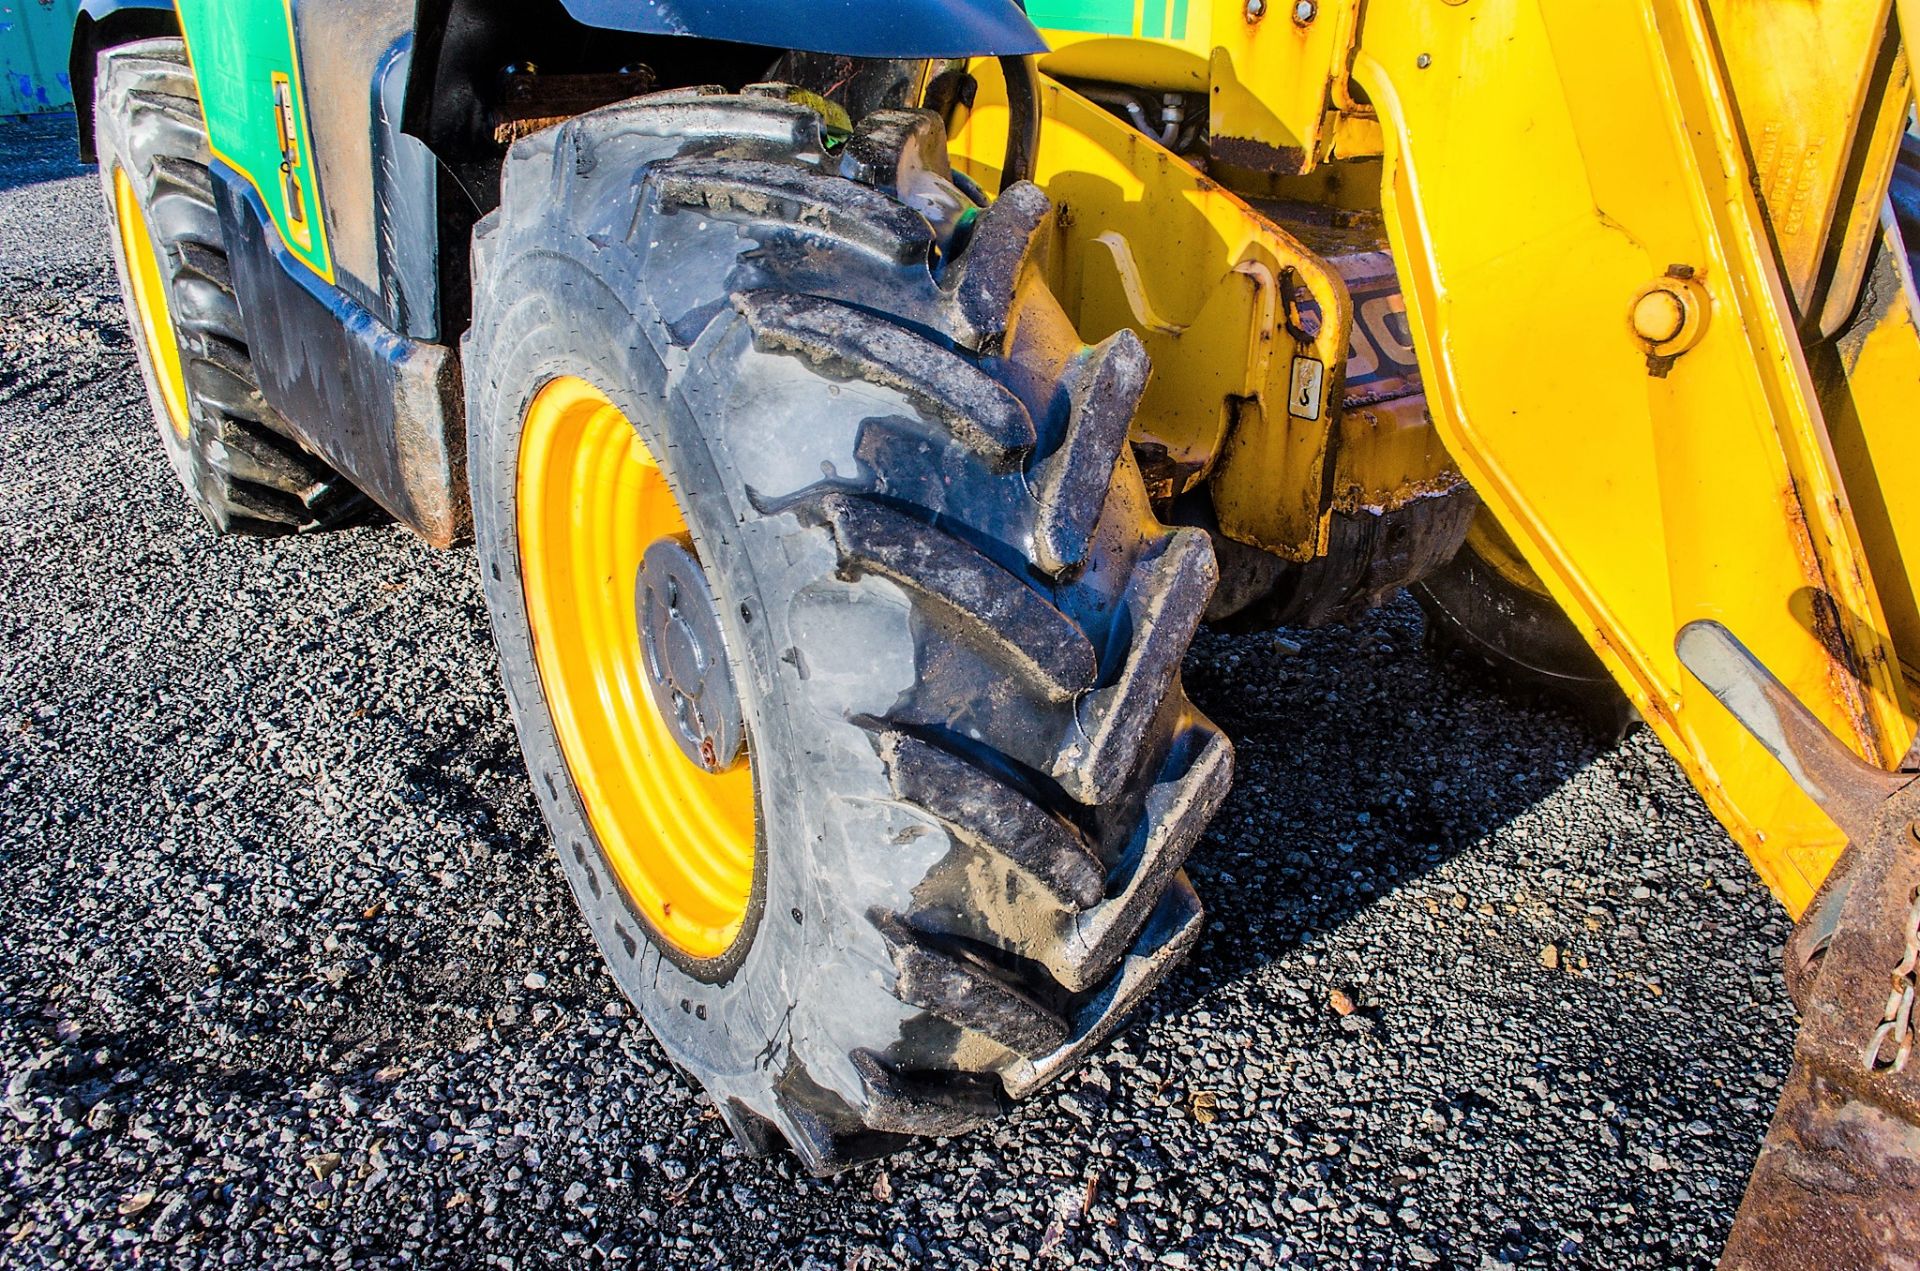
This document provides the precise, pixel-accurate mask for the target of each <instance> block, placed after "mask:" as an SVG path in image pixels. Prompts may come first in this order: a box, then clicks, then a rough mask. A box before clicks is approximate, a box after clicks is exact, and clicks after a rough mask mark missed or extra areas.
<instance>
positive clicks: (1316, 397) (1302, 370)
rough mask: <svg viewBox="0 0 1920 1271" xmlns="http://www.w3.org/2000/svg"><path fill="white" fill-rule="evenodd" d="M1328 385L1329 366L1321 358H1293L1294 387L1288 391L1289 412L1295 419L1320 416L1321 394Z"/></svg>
mask: <svg viewBox="0 0 1920 1271" xmlns="http://www.w3.org/2000/svg"><path fill="white" fill-rule="evenodd" d="M1326 386H1327V368H1326V367H1325V366H1324V365H1322V363H1321V361H1320V359H1319V358H1314V357H1296V358H1295V359H1293V387H1292V388H1291V389H1289V390H1288V392H1287V414H1289V415H1292V416H1293V417H1294V418H1295V419H1318V418H1320V395H1321V393H1322V392H1323V391H1324V390H1325V389H1326Z"/></svg>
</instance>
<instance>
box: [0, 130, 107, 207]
mask: <svg viewBox="0 0 1920 1271" xmlns="http://www.w3.org/2000/svg"><path fill="white" fill-rule="evenodd" d="M0 154H4V155H6V156H7V157H8V162H7V163H4V164H0V193H5V192H6V191H8V190H18V189H22V188H24V187H26V186H30V185H39V184H40V183H41V182H43V181H58V180H60V179H62V178H63V177H77V176H81V175H83V174H85V173H88V172H91V171H92V170H93V165H92V164H90V163H81V162H80V161H78V160H77V159H75V158H74V155H73V112H72V111H67V110H62V111H56V112H54V113H52V114H46V115H20V116H15V117H13V118H4V117H0Z"/></svg>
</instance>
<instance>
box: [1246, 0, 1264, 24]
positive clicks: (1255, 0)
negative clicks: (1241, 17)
mask: <svg viewBox="0 0 1920 1271" xmlns="http://www.w3.org/2000/svg"><path fill="white" fill-rule="evenodd" d="M1266 16H1267V0H1247V21H1249V22H1258V21H1259V20H1260V19H1261V18H1264V17H1266Z"/></svg>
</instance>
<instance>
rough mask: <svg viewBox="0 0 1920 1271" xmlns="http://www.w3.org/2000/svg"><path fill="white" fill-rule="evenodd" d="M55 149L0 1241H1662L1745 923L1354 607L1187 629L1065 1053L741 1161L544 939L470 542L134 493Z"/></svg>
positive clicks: (195, 1262)
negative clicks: (983, 1117)
mask: <svg viewBox="0 0 1920 1271" xmlns="http://www.w3.org/2000/svg"><path fill="white" fill-rule="evenodd" d="M70 127H71V119H70V117H58V116H56V117H50V118H41V119H37V120H30V121H25V122H21V121H0V809H3V810H4V818H3V821H4V828H3V829H0V1265H4V1266H7V1267H22V1268H26V1267H78V1266H101V1265H109V1264H114V1265H136V1264H137V1265H140V1266H238V1267H249V1268H251V1267H265V1266H273V1267H294V1266H347V1265H352V1266H400V1265H403V1264H404V1265H410V1266H493V1267H515V1268H523V1267H542V1266H554V1265H569V1266H575V1265H602V1264H605V1265H614V1266H628V1265H639V1266H654V1265H658V1266H688V1267H700V1268H713V1267H731V1266H763V1265H775V1266H787V1265H791V1266H805V1267H821V1268H826V1267H905V1266H920V1265H934V1266H972V1265H986V1266H994V1267H1008V1266H1023V1265H1033V1266H1039V1267H1064V1266H1068V1265H1078V1266H1093V1267H1107V1266H1120V1265H1141V1264H1150V1263H1156V1262H1157V1263H1160V1264H1164V1265H1170V1266H1194V1267H1237V1266H1245V1265H1253V1266H1273V1265H1279V1264H1282V1263H1285V1264H1288V1265H1297V1266H1315V1265H1318V1266H1328V1267H1348V1266H1353V1267H1389V1266H1391V1267H1442V1268H1454V1267H1458V1268H1498V1267H1508V1266H1524V1267H1575V1266H1594V1267H1609V1268H1620V1267H1675V1266H1707V1265H1710V1264H1711V1263H1712V1261H1713V1259H1714V1255H1715V1252H1716V1251H1717V1249H1718V1247H1719V1244H1720V1242H1721V1241H1723V1240H1724V1238H1725V1235H1726V1232H1727V1230H1728V1227H1729V1224H1730V1223H1731V1220H1732V1214H1733V1211H1734V1208H1735V1206H1736V1205H1737V1204H1738V1201H1739V1196H1740V1189H1741V1186H1742V1183H1743V1180H1744V1177H1745V1174H1746V1171H1747V1169H1748V1168H1749V1166H1750V1164H1751V1161H1752V1158H1753V1155H1754V1152H1755V1151H1756V1150H1757V1148H1758V1145H1759V1141H1760V1138H1761V1135H1762V1133H1763V1132H1764V1129H1765V1126H1766V1122H1767V1118H1768V1115H1769V1112H1770V1109H1771V1104H1772V1099H1773V1095H1774V1092H1775V1091H1776V1089H1777V1088H1778V1085H1779V1083H1780V1080H1781V1078H1782V1077H1783V1076H1784V1074H1785V1069H1786V1061H1787V1055H1788V1047H1789V1043H1790V1038H1791V1033H1792V1024H1793V1015H1792V1010H1791V1007H1790V1005H1789V1003H1788V1002H1787V999H1786V995H1785V991H1784V987H1783V985H1782V982H1781V978H1780V975H1779V972H1778V959H1777V952H1776V951H1777V950H1778V948H1779V946H1780V943H1781V941H1782V940H1783V939H1784V937H1785V935H1786V931H1787V923H1786V920H1785V917H1784V915H1783V914H1782V913H1781V911H1780V910H1779V909H1778V908H1777V907H1776V906H1775V905H1774V904H1773V903H1772V902H1771V901H1770V900H1769V899H1768V898H1767V896H1766V894H1765V890H1764V888H1762V887H1760V886H1758V885H1757V884H1755V883H1754V882H1753V881H1752V876H1751V874H1750V873H1749V872H1748V871H1747V869H1746V866H1745V864H1744V863H1743V861H1742V860H1741V859H1740V854H1739V852H1738V851H1737V850H1736V849H1735V848H1734V846H1733V845H1732V844H1731V843H1730V842H1729V840H1728V839H1727V838H1726V836H1725V835H1724V834H1723V833H1722V832H1721V831H1720V829H1719V828H1718V827H1717V826H1716V825H1715V823H1714V822H1713V820H1712V818H1711V817H1710V816H1709V815H1708V814H1707V813H1706V811H1705V810H1704V809H1703V807H1702V805H1701V804H1700V802H1699V800H1698V799H1697V798H1696V797H1695V796H1694V795H1693V794H1692V792H1691V791H1690V790H1689V789H1688V787H1687V786H1686V783H1685V782H1684V780H1683V779H1682V778H1681V776H1680V774H1679V773H1678V771H1677V769H1676V768H1675V766H1674V765H1673V763H1672V762H1671V761H1670V760H1668V759H1667V758H1666V757H1665V756H1664V754H1663V753H1662V752H1661V751H1660V749H1659V747H1658V746H1657V744H1656V743H1655V742H1654V741H1653V739H1652V738H1651V737H1650V736H1649V735H1648V734H1646V733H1645V732H1644V731H1642V732H1639V733H1637V734H1635V735H1634V736H1632V737H1630V738H1629V739H1628V740H1627V741H1625V742H1624V743H1622V744H1619V745H1607V744H1604V743H1602V742H1599V741H1596V740H1595V739H1594V738H1592V737H1591V736H1590V735H1588V734H1587V733H1586V732H1584V731H1583V730H1582V728H1581V727H1580V726H1579V725H1578V724H1576V723H1575V722H1574V721H1573V720H1572V719H1571V718H1570V717H1568V716H1566V715H1563V714H1561V713H1560V712H1558V711H1557V710H1555V709H1553V708H1550V707H1545V706H1540V705H1528V704H1523V703H1518V702H1515V701H1513V700H1510V699H1507V698H1503V697H1501V696H1500V695H1498V694H1497V693H1495V692H1494V691H1492V690H1491V689H1489V688H1488V687H1487V686H1486V685H1484V684H1483V683H1482V682H1480V681H1479V680H1478V679H1477V678H1476V677H1475V676H1473V675H1472V674H1470V673H1469V672H1468V671H1467V670H1466V669H1464V668H1462V667H1459V666H1457V665H1453V664H1450V663H1448V662H1445V661H1436V660H1435V659H1433V658H1432V657H1430V656H1429V655H1427V654H1426V653H1425V652H1424V651H1423V650H1422V647H1421V620H1420V616H1419V611H1418V609H1417V608H1416V607H1415V606H1413V605H1412V604H1411V603H1410V602H1408V601H1407V600H1405V599H1404V598H1402V599H1400V600H1397V601H1395V602H1394V603H1393V604H1391V605H1389V606H1388V607H1387V608H1386V609H1384V610H1382V611H1381V612H1379V613H1378V614H1375V615H1374V616H1372V617H1370V618H1369V619H1367V620H1366V621H1364V622H1362V623H1360V624H1358V625H1357V626H1354V627H1352V628H1343V629H1333V630H1325V631H1317V632H1293V633H1289V640H1288V641H1286V642H1276V641H1275V640H1273V639H1272V638H1271V637H1262V636H1252V637H1226V636H1221V635H1214V634H1208V635H1204V636H1203V637H1202V639H1201V640H1200V641H1199V643H1198V646H1197V647H1196V649H1195V651H1194V654H1193V656H1192V658H1191V659H1190V661H1189V663H1188V671H1187V674H1188V680H1189V683H1190V686H1191V688H1192V691H1193V695H1194V697H1195V699H1196V701H1198V703H1199V704H1200V705H1201V707H1202V708H1203V709H1205V710H1207V711H1208V712H1210V713H1211V714H1212V715H1213V716H1214V717H1215V718H1216V719H1217V720H1219V722H1220V723H1221V724H1223V725H1224V726H1225V727H1226V728H1227V729H1228V731H1229V732H1230V733H1231V734H1232V735H1233V736H1234V737H1235V739H1236V741H1237V742H1238V745H1239V755H1240V760H1239V772H1240V779H1239V782H1238V784H1237V786H1236V787H1235V790H1234V793H1233V795H1232V796H1231V798H1230V800H1229V802H1228V804H1227V806H1226V809H1225V811H1224V812H1223V813H1222V815H1221V817H1220V819H1219V821H1218V822H1217V823H1216V825H1215V826H1214V828H1213V830H1212V832H1211V833H1210V834H1209V835H1208V836H1207V838H1206V840H1205V841H1204V842H1203V843H1202V844H1201V845H1200V847H1199V849H1198V850H1197V852H1196V853H1195V856H1194V859H1193V864H1192V873H1193V876H1194V879H1195V882H1196V884H1197V885H1198V886H1199V888H1200V890H1201V893H1202V895H1203V897H1204V898H1205V899H1206V901H1207V904H1208V906H1209V910H1210V917H1211V922H1210V926H1209V929H1208V933H1207V937H1206V940H1205V943H1204V945H1203V947H1201V948H1200V949H1199V950H1198V951H1197V953H1196V954H1195V956H1194V957H1193V958H1192V959H1191V961H1190V962H1189V963H1188V965H1187V966H1186V967H1185V968H1184V969H1183V970H1182V971H1180V972H1179V973H1177V974H1176V975H1175V976H1174V977H1172V979H1171V980H1170V982H1169V983H1168V984H1167V985H1166V986H1165V987H1163V988H1162V989H1161V990H1160V991H1159V992H1158V993H1157V994H1156V995H1155V997H1154V998H1153V999H1152V1000H1151V1002H1150V1003H1149V1005H1148V1006H1147V1008H1146V1009H1145V1011H1144V1012H1143V1013H1142V1014H1141V1015H1140V1016H1139V1017H1137V1018H1136V1020H1135V1021H1134V1022H1133V1023H1132V1024H1131V1026H1130V1027H1129V1028H1127V1029H1126V1031H1125V1032H1124V1033H1123V1034H1122V1035H1121V1036H1120V1037H1119V1038H1118V1039H1117V1040H1116V1041H1115V1042H1113V1043H1112V1044H1111V1045H1109V1046H1107V1047H1106V1048H1105V1049H1104V1050H1102V1051H1101V1052H1099V1054H1098V1056H1097V1058H1096V1059H1095V1060H1094V1061H1093V1063H1092V1064H1090V1065H1089V1067H1088V1068H1087V1069H1086V1070H1085V1072H1084V1073H1082V1074H1081V1075H1079V1076H1078V1077H1077V1078H1074V1079H1070V1080H1068V1081H1067V1082H1066V1083H1064V1085H1063V1086H1062V1087H1060V1088H1059V1089H1058V1090H1056V1091H1054V1092H1051V1093H1049V1094H1046V1095H1044V1096H1042V1097H1041V1098H1039V1099H1037V1100H1036V1101H1034V1102H1033V1103H1032V1104H1030V1105H1028V1106H1027V1107H1025V1108H1023V1109H1022V1110H1020V1111H1019V1112H1018V1113H1017V1114H1015V1115H1014V1116H1013V1117H1012V1118H1011V1119H1009V1120H1008V1121H1006V1122H1005V1123H1004V1124H1002V1125H1000V1126H998V1127H995V1128H992V1129H989V1130H986V1131H983V1132H979V1133H975V1134H973V1135H969V1136H965V1137H962V1138H958V1139H954V1140H951V1141H947V1142H943V1143H929V1144H926V1145H924V1146H921V1147H918V1148H916V1149H915V1150H913V1151H910V1152H907V1153H903V1154H901V1155H899V1156H896V1157H894V1158H892V1159H891V1160H887V1161H884V1162H879V1163H875V1164H870V1165H866V1166H862V1167H860V1168H858V1169H856V1170H853V1171H851V1172H849V1173H848V1174H846V1175H843V1176H842V1177H840V1178H837V1179H834V1180H830V1181H819V1180H814V1179H810V1178H807V1177H805V1176H804V1175H803V1174H801V1173H800V1172H799V1171H798V1170H797V1169H796V1168H795V1166H794V1164H793V1162H792V1161H791V1160H790V1159H786V1158H776V1159H773V1160H767V1161H760V1160H752V1159H747V1158H744V1157H742V1156H740V1155H739V1154H738V1152H737V1151H736V1149H735V1148H734V1147H733V1146H732V1144H731V1143H730V1141H729V1140H728V1138H727V1136H726V1134H725V1132H724V1131H723V1129H722V1128H721V1125H720V1122H719V1120H718V1119H717V1117H716V1115H715V1113H714V1112H713V1110H712V1108H711V1107H709V1106H708V1105H707V1104H706V1101H705V1100H704V1099H703V1098H702V1097H701V1096H700V1095H699V1093H698V1092H697V1091H696V1090H695V1089H694V1088H693V1087H691V1086H690V1085H689V1084H688V1083H687V1082H686V1081H685V1080H684V1079H683V1078H681V1077H680V1076H679V1075H678V1074H677V1073H676V1072H674V1070H673V1069H672V1067H671V1066H670V1065H669V1064H668V1063H667V1061H666V1059H665V1057H664V1056H663V1055H662V1053H661V1052H660V1050H659V1049H658V1047H657V1046H656V1045H655V1044H654V1043H653V1041H652V1040H651V1038H650V1037H649V1036H648V1034H647V1031H646V1029H645V1027H644V1026H643V1025H642V1024H641V1023H640V1022H639V1021H638V1020H637V1019H636V1018H634V1016H633V1013H632V1012H631V1010H630V1009H628V1008H627V1006H626V1005H625V1004H624V1003H623V1002H622V1001H621V1000H620V999H619V995H618V993H617V991H616V990H615V988H614V986H613V983H612V981H611V980H610V979H609V978H608V976H607V975H606V973H605V972H604V971H603V970H602V969H601V965H600V962H599V959H598V957H597V955H596V954H595V952H594V950H593V949H592V947H591V946H590V945H589V943H588V941H587V938H586V933H585V930H584V928H583V927H582V925H581V924H580V923H579V922H578V921H577V920H576V918H575V916H574V913H573V909H572V903H571V900H570V898H569V896H568V894H567V891H566V887H565V885H564V883H563V882H562V879H561V876H560V873H559V871H558V869H557V868H556V866H555V862H554V861H553V859H552V856H551V853H550V852H549V850H548V846H547V843H546V840H545V836H544V833H543V831H542V827H541V823H540V820H539V816H538V813H537V810H536V808H535V806H534V803H533V800H532V798H531V795H530V792H529V790H528V788H527V784H526V780H525V776H524V773H523V771H522V768H521V764H520V760H519V758H518V754H517V751H516V749H515V745H514V739H513V733H512V729H511V725H510V724H509V721H508V718H507V713H506V708H505V704H504V701H503V699H502V695H501V693H500V690H499V689H498V687H497V685H496V682H495V678H494V677H495V668H494V662H493V657H492V654H491V651H490V649H489V646H488V640H487V633H486V615H485V612H484V610H483V607H482V604H481V600H480V594H479V589H478V586H477V585H476V584H477V579H476V575H475V569H474V564H473V558H472V554H471V553H470V552H468V551H454V552H435V551H432V550H430V549H428V548H425V547H423V546H421V545H420V544H418V543H417V542H415V541H413V540H412V539H410V538H409V537H408V536H407V535H406V534H405V533H404V532H402V531H400V530H398V529H395V528H392V527H373V528H362V529H355V530H350V531H346V532H342V533H337V534H332V535H328V536H324V537H314V538H298V539H288V540H280V541H275V542H268V543H262V542H256V541H247V540H237V539H236V540H224V541H223V540H216V539H215V538H213V537H212V536H211V535H210V534H209V533H208V532H207V531H206V530H205V529H204V528H202V526H201V525H200V524H199V523H198V522H197V520H196V519H195V517H194V516H193V514H192V513H191V512H190V511H189V510H188V508H187V505H186V503H185V502H184V500H183V498H182V497H181V495H180V493H179V491H178V490H177V489H176V487H175V485H174V481H173V478H172V476H171V475H170V473H169V471H168V470H167V467H166V464H165V462H164V460H163V459H162V457H161V453H160V449H159V447H158V446H157V445H156V444H155V443H154V441H153V438H152V435H151V430H152V428H153V424H152V422H151V421H150V420H149V419H148V417H147V415H146V407H145V403H144V399H143V397H142V393H141V389H140V386H139V383H138V379H137V374H136V372H135V370H134V363H133V353H132V349H131V346H130V344H129V341H128V335H127V331H126V326H125V322H124V320H123V318H122V316H121V315H120V312H119V302H118V298H117V295H116V292H115V289H114V284H113V281H112V275H111V266H110V265H109V263H108V262H107V258H106V256H105V248H104V242H105V240H104V232H103V218H102V215H101V213H100V210H99V206H98V196H97V187H96V185H95V183H94V178H93V176H92V174H91V172H90V171H88V170H85V169H82V168H80V167H79V166H78V165H77V164H76V163H74V162H73V160H72V157H71V151H70V150H68V149H67V138H68V136H69V135H70V134H69V133H68V131H67V130H68V129H69V128H70ZM1295 646H1297V651H1295ZM1549 944H1551V945H1552V946H1554V948H1555V950H1556V954H1557V957H1556V959H1554V960H1557V961H1558V962H1559V967H1558V969H1552V968H1549V967H1548V966H1546V965H1545V962H1546V961H1547V960H1548V959H1545V958H1544V957H1543V950H1544V949H1545V947H1546V946H1547V945H1549ZM1335 990H1338V991H1340V992H1341V993H1344V994H1346V995H1347V996H1348V998H1350V1000H1351V1002H1352V1004H1353V1005H1354V1008H1355V1009H1354V1010H1353V1011H1352V1013H1351V1014H1349V1015H1342V1014H1340V1013H1338V1012H1336V1011H1335V1010H1334V1009H1332V1006H1331V1002H1332V994H1333V993H1334V991H1335Z"/></svg>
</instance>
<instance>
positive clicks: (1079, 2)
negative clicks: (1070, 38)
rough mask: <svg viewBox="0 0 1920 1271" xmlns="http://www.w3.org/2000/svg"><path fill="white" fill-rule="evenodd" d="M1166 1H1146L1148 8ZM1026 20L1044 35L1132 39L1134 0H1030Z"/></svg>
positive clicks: (1028, 0)
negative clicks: (1067, 33)
mask: <svg viewBox="0 0 1920 1271" xmlns="http://www.w3.org/2000/svg"><path fill="white" fill-rule="evenodd" d="M1155 3H1159V4H1161V5H1163V6H1164V5H1165V3H1166V0H1147V5H1148V7H1149V8H1152V6H1153V5H1154V4H1155ZM1027 16H1028V17H1029V18H1031V19H1033V24H1034V25H1035V26H1037V27H1039V28H1040V29H1041V30H1043V31H1078V32H1081V33H1083V34H1086V35H1132V34H1134V30H1133V0H1027Z"/></svg>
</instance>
